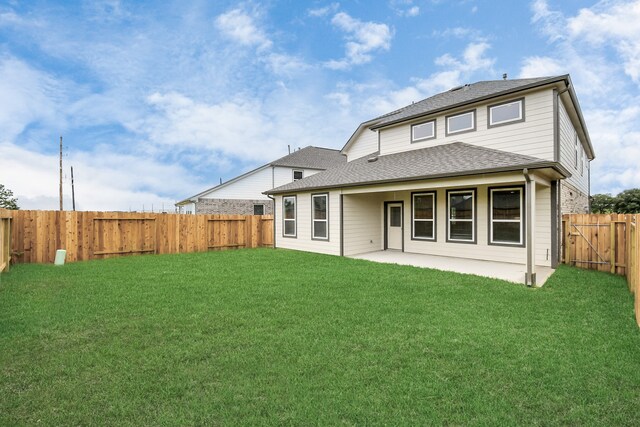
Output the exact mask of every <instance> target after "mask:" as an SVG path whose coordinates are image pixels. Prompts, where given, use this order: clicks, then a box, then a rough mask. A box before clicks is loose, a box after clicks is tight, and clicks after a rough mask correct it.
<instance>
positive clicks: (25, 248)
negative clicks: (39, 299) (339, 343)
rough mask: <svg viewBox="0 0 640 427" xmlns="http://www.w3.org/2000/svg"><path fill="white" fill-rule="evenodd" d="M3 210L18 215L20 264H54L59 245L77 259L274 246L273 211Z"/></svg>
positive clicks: (14, 244)
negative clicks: (245, 213) (267, 213)
mask: <svg viewBox="0 0 640 427" xmlns="http://www.w3.org/2000/svg"><path fill="white" fill-rule="evenodd" d="M3 212H6V214H7V215H10V216H11V217H12V219H11V221H12V230H13V232H12V233H11V243H10V252H11V253H13V254H14V257H13V258H14V259H13V261H14V262H20V263H34V262H39V263H51V262H53V260H54V258H55V252H56V250H57V249H66V250H67V262H74V261H84V260H90V259H102V258H110V257H115V256H123V255H136V254H146V253H158V254H166V253H185V252H200V251H207V250H210V249H214V250H222V249H228V248H241V247H259V246H272V245H273V233H272V232H271V233H269V232H265V231H264V230H265V229H267V230H268V229H270V228H271V227H272V226H273V217H271V216H253V215H248V216H243V215H186V214H152V213H148V214H139V213H128V212H71V211H64V212H60V211H29V210H18V211H3ZM260 230H262V232H261V231H260ZM2 255H3V256H4V253H2ZM0 264H1V262H0Z"/></svg>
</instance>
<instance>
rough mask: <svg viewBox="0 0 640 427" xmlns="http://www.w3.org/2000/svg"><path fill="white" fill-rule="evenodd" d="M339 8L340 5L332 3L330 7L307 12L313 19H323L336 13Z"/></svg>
mask: <svg viewBox="0 0 640 427" xmlns="http://www.w3.org/2000/svg"><path fill="white" fill-rule="evenodd" d="M339 7H340V3H331V4H330V5H328V6H325V7H318V8H315V9H309V10H307V14H308V15H309V16H313V17H316V18H321V17H323V16H327V15H329V14H331V13H335V12H336V11H337V10H338V8H339Z"/></svg>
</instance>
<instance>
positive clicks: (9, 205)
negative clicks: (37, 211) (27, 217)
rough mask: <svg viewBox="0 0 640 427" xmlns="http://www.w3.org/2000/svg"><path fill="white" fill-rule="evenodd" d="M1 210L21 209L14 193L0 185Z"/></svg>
mask: <svg viewBox="0 0 640 427" xmlns="http://www.w3.org/2000/svg"><path fill="white" fill-rule="evenodd" d="M0 208H4V209H20V208H19V207H18V199H17V198H15V197H13V191H11V190H9V189H8V188H6V187H5V186H4V184H0Z"/></svg>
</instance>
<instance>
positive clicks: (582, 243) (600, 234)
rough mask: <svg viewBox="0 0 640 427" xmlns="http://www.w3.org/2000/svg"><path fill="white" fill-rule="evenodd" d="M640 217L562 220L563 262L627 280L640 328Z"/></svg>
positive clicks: (573, 216) (577, 216)
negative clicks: (633, 297)
mask: <svg viewBox="0 0 640 427" xmlns="http://www.w3.org/2000/svg"><path fill="white" fill-rule="evenodd" d="M639 220H640V215H625V214H599V215H598V214H568V215H563V217H562V230H563V232H562V236H563V238H562V239H563V241H562V248H563V250H562V261H563V262H564V263H565V264H569V265H574V266H576V267H580V268H585V269H590V270H599V271H608V272H610V273H614V274H620V275H623V276H625V277H626V278H627V284H628V285H629V291H630V292H631V293H633V294H635V312H636V321H637V323H638V326H640V252H639V251H638V250H639V249H640V233H639V232H638V221H639Z"/></svg>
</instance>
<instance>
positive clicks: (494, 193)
mask: <svg viewBox="0 0 640 427" xmlns="http://www.w3.org/2000/svg"><path fill="white" fill-rule="evenodd" d="M522 193H523V191H522V187H514V188H492V189H490V190H489V200H490V201H489V243H494V244H503V245H523V244H524V235H523V231H524V230H523V227H522V224H523V222H524V221H523V218H524V216H523V214H524V207H523V200H524V197H523V194H522Z"/></svg>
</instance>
